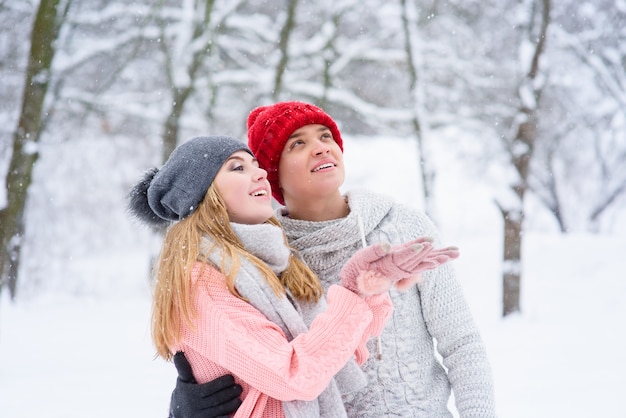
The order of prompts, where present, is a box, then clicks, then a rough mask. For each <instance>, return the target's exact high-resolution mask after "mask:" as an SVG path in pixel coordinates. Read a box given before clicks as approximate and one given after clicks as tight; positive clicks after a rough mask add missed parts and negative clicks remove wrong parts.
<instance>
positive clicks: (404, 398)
mask: <svg viewBox="0 0 626 418" xmlns="http://www.w3.org/2000/svg"><path fill="white" fill-rule="evenodd" d="M347 198H348V204H349V206H350V214H349V215H348V216H347V217H345V218H341V219H336V220H331V221H323V222H312V221H302V220H294V219H291V218H289V217H288V214H287V211H286V209H285V208H280V209H278V210H277V216H278V219H279V220H280V222H281V223H282V225H283V228H284V230H285V232H286V234H287V237H288V239H289V242H290V244H291V245H292V246H293V247H294V248H295V249H297V250H298V251H299V252H300V254H301V255H302V257H303V258H304V260H305V261H306V263H307V264H308V265H309V266H310V267H311V268H312V269H313V270H314V271H315V272H316V273H317V274H318V276H319V278H320V280H321V281H322V283H323V285H324V287H325V288H328V286H330V285H331V284H333V283H337V282H338V280H339V271H340V269H341V267H342V266H343V265H344V264H345V263H346V261H347V260H348V258H349V257H350V256H351V255H352V254H353V253H354V252H355V251H356V250H358V249H359V248H361V247H362V241H361V235H360V232H359V231H360V229H359V217H360V218H361V220H362V224H363V227H364V229H365V235H366V241H367V243H368V244H371V243H375V242H381V241H386V242H390V243H392V244H397V243H402V242H406V241H409V240H412V239H415V238H417V237H420V236H431V237H434V238H435V240H436V243H437V245H441V244H440V243H439V242H438V232H437V230H436V228H435V226H434V225H433V223H432V222H431V221H430V219H429V218H428V217H427V216H426V215H425V214H423V213H420V212H418V211H415V210H413V209H410V208H408V207H406V206H402V205H398V204H395V203H394V202H393V201H391V200H390V199H389V198H387V197H385V196H383V195H377V194H373V193H369V192H362V191H360V192H351V193H348V194H347ZM461 254H462V249H461ZM391 298H392V300H393V305H394V309H393V316H392V317H391V318H390V320H389V321H388V322H387V326H386V327H385V330H384V331H383V333H382V335H381V337H380V349H381V350H382V353H381V355H382V358H379V357H378V356H377V355H376V353H377V352H378V350H379V348H378V347H377V346H376V341H370V342H369V346H368V349H369V351H370V353H372V355H371V356H370V359H369V360H368V361H367V362H366V363H365V364H364V365H363V368H364V371H365V373H366V375H367V379H368V385H367V387H366V388H365V389H363V390H362V391H359V392H356V393H351V394H349V395H346V396H344V404H345V406H346V411H347V413H348V416H350V417H359V418H362V417H372V418H380V417H389V416H398V417H450V416H452V415H451V413H450V411H449V410H448V409H447V406H446V405H447V402H448V399H449V397H450V389H451V388H452V390H453V391H454V395H455V401H456V406H457V409H458V411H459V413H460V415H461V417H493V416H495V409H494V396H493V385H492V380H491V370H490V367H489V363H488V360H487V356H486V353H485V349H484V346H483V343H482V340H481V337H480V335H479V332H478V329H477V327H476V325H475V324H474V322H473V319H472V317H471V314H470V311H469V309H468V306H467V304H466V301H465V299H464V296H463V294H462V290H461V287H460V285H459V283H458V281H457V279H456V276H455V273H454V271H453V268H452V266H451V265H450V263H448V264H445V265H443V266H441V267H439V268H438V269H436V270H434V271H432V272H427V273H424V274H423V281H422V283H421V284H419V285H418V286H417V287H415V288H414V289H410V290H408V291H407V292H404V293H400V292H397V291H395V290H392V292H391ZM434 340H436V342H437V351H438V352H439V353H440V354H441V356H442V359H443V364H444V365H445V367H446V368H447V369H448V372H447V373H446V371H445V369H444V368H443V367H442V365H441V364H440V362H438V361H437V358H436V356H435V346H434V345H435V344H434Z"/></svg>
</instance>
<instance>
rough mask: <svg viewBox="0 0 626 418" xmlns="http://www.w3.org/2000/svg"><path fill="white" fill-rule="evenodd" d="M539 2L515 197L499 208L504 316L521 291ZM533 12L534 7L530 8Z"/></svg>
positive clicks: (516, 148)
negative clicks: (531, 97)
mask: <svg viewBox="0 0 626 418" xmlns="http://www.w3.org/2000/svg"><path fill="white" fill-rule="evenodd" d="M537 3H541V5H542V8H541V19H540V26H539V30H538V32H537V33H536V35H534V31H533V21H534V19H533V18H534V16H533V13H530V16H531V19H530V23H529V25H528V26H529V31H528V33H529V35H530V36H528V38H529V39H533V40H534V41H535V44H534V51H533V56H532V60H531V61H530V62H529V68H528V69H527V72H526V77H525V78H524V79H523V80H521V82H520V84H519V86H518V94H519V97H518V102H519V107H518V114H517V117H516V118H515V120H518V121H520V122H519V124H518V126H517V130H516V134H515V138H513V141H512V142H511V144H510V147H509V150H510V153H511V163H512V165H513V168H514V169H515V171H516V173H517V176H518V178H517V180H516V182H515V183H514V184H513V185H511V189H512V191H513V193H514V194H515V196H516V197H517V202H515V204H513V205H512V206H508V207H507V206H503V205H501V206H500V211H501V212H502V216H503V218H504V255H503V264H504V267H503V272H502V315H503V316H507V315H510V314H512V313H514V312H519V311H520V310H521V309H520V289H521V283H522V268H521V266H522V251H521V250H522V231H523V221H524V198H525V196H526V191H527V190H528V178H529V174H530V162H531V160H532V158H533V155H534V150H535V143H536V141H537V135H538V133H537V125H538V122H537V119H538V116H539V102H540V99H541V93H542V89H543V84H542V83H541V82H536V81H537V78H538V77H540V76H539V70H540V69H539V60H540V58H541V56H542V54H543V52H544V50H545V42H546V38H547V31H548V25H549V23H550V0H537ZM531 8H532V9H534V5H531ZM521 92H531V93H532V96H533V100H529V98H524V97H523V94H522V93H521Z"/></svg>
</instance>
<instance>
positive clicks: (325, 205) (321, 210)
mask: <svg viewBox="0 0 626 418" xmlns="http://www.w3.org/2000/svg"><path fill="white" fill-rule="evenodd" d="M285 206H286V207H287V211H288V213H289V217H290V218H291V219H300V220H304V221H315V222H320V221H330V220H333V219H339V218H345V217H346V216H348V214H349V213H350V208H349V207H348V202H347V201H346V199H345V198H344V197H343V196H342V195H341V193H340V192H339V191H337V193H336V194H333V195H332V196H329V197H328V198H326V199H319V198H316V199H311V200H306V201H302V200H301V201H298V202H294V201H293V200H291V199H286V200H285Z"/></svg>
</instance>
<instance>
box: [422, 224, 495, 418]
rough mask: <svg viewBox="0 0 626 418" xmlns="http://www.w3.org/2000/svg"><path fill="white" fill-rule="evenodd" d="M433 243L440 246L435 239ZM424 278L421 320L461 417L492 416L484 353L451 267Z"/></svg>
mask: <svg viewBox="0 0 626 418" xmlns="http://www.w3.org/2000/svg"><path fill="white" fill-rule="evenodd" d="M420 223H422V225H424V226H425V227H424V228H421V231H420V233H421V234H423V235H428V236H432V237H435V238H437V237H438V231H437V230H436V228H435V226H434V225H433V224H432V222H431V221H430V219H428V218H427V217H426V216H424V219H422V220H420ZM435 243H436V245H437V246H440V245H441V243H439V242H438V240H436V241H435ZM462 251H463V250H462V249H461V254H462ZM423 278H424V280H423V282H422V283H421V284H419V285H418V288H419V292H420V300H421V304H422V311H423V315H424V320H425V322H426V326H427V328H428V331H429V333H430V334H431V335H432V336H433V337H434V338H435V339H436V340H437V351H439V353H440V354H441V356H442V361H443V364H444V365H445V366H446V368H447V369H448V379H449V380H450V384H451V386H452V390H453V391H454V397H455V402H456V407H457V410H458V411H459V414H460V416H461V417H467V416H484V417H487V416H495V406H494V394H493V382H492V375H491V368H490V365H489V360H488V358H487V352H486V349H485V347H484V344H483V341H482V338H481V336H480V332H479V330H478V327H477V326H476V324H475V322H474V320H473V318H472V315H471V312H470V309H469V306H468V305H467V302H466V299H465V296H464V295H463V290H462V288H461V284H460V283H459V281H458V279H457V276H456V273H455V271H454V267H453V265H452V264H451V263H446V264H444V265H442V266H440V267H438V268H437V269H435V270H432V271H429V272H425V273H424V275H423Z"/></svg>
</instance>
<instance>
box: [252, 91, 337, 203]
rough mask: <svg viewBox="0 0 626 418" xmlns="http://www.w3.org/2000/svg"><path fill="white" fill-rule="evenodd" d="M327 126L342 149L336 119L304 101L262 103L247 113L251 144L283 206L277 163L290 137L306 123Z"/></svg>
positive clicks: (275, 195)
mask: <svg viewBox="0 0 626 418" xmlns="http://www.w3.org/2000/svg"><path fill="white" fill-rule="evenodd" d="M314 124H319V125H324V126H326V127H327V128H328V129H330V132H331V133H332V135H333V139H334V140H335V142H336V143H337V145H339V148H340V149H341V151H342V152H343V140H342V139H341V133H340V132H339V128H337V124H336V123H335V121H334V120H333V119H332V118H331V117H330V116H328V115H327V114H326V113H325V112H324V111H323V110H322V109H320V108H319V107H317V106H313V105H311V104H308V103H303V102H280V103H276V104H273V105H270V106H261V107H257V108H256V109H254V110H252V112H250V115H249V116H248V146H249V147H250V149H251V150H252V152H254V154H255V155H256V158H257V160H258V161H259V165H260V166H261V167H262V168H264V169H265V170H266V171H267V180H268V181H269V182H270V185H271V186H272V196H274V199H276V200H277V201H278V203H280V204H281V205H284V204H285V202H284V200H283V194H282V192H281V191H280V187H279V185H278V163H279V161H280V155H281V154H282V152H283V148H285V144H286V143H287V140H288V139H289V137H290V136H291V134H293V132H294V131H295V130H297V129H300V128H302V127H303V126H305V125H314Z"/></svg>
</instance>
